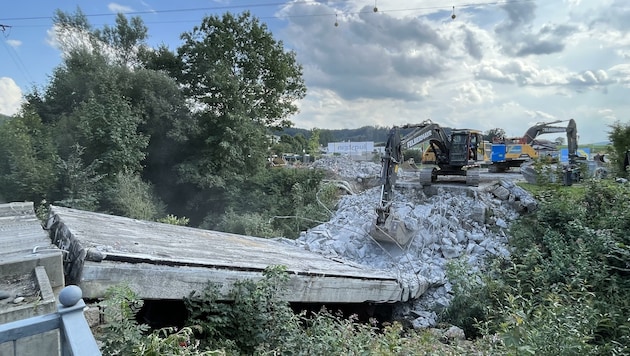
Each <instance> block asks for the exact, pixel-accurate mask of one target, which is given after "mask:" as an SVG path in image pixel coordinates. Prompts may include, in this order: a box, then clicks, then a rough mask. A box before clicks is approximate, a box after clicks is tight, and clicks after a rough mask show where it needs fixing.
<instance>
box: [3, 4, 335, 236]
mask: <svg viewBox="0 0 630 356" xmlns="http://www.w3.org/2000/svg"><path fill="white" fill-rule="evenodd" d="M54 25H55V30H56V31H57V36H58V37H59V39H60V41H59V43H61V46H62V51H63V63H62V64H61V65H60V66H59V67H58V68H56V69H55V70H54V72H53V74H52V75H51V79H50V82H49V84H48V85H47V86H46V87H45V88H43V89H41V90H34V91H33V92H32V93H29V94H28V95H27V99H28V100H27V102H26V104H24V106H23V108H22V111H21V113H20V114H19V115H17V116H15V117H14V118H3V119H2V123H1V124H0V138H1V142H0V183H1V184H0V196H2V197H3V199H4V200H8V201H23V200H29V201H34V202H40V201H46V202H50V203H51V204H56V205H62V206H68V207H73V208H79V209H85V210H92V211H99V212H106V213H112V214H117V215H122V216H127V217H132V218H136V219H145V220H161V221H169V222H175V223H181V222H183V221H186V223H187V224H190V225H192V226H200V225H201V226H203V227H206V228H212V229H218V228H223V229H226V230H228V231H231V232H244V231H247V232H248V233H251V234H259V235H262V236H277V235H276V234H281V235H284V236H287V237H295V236H297V234H298V233H299V231H300V230H301V229H305V228H306V227H308V226H311V225H312V224H314V220H317V219H322V220H326V219H327V212H328V210H327V209H329V208H330V207H329V206H328V207H326V205H330V203H325V204H323V205H322V204H311V203H310V202H311V201H316V200H315V199H314V198H315V195H316V194H318V192H320V191H321V190H322V189H323V190H324V191H326V187H325V186H322V185H321V184H320V183H321V181H322V179H323V174H321V172H312V173H309V172H306V171H304V172H289V171H286V172H285V171H272V170H270V169H268V168H267V167H266V163H267V157H268V155H269V151H268V148H269V147H268V146H269V143H270V142H269V140H268V138H267V137H268V134H269V133H270V132H276V131H277V130H280V129H282V128H285V127H289V126H290V125H291V122H290V121H289V118H290V116H291V115H293V114H294V113H295V112H297V104H296V102H297V101H298V100H299V99H301V98H303V97H304V95H305V93H306V87H305V86H304V82H303V79H302V68H301V66H300V64H299V63H297V61H296V59H295V53H294V52H291V51H286V50H285V49H284V47H283V44H282V42H280V41H276V40H275V39H274V38H273V36H272V34H271V33H270V32H269V30H268V29H267V27H266V25H265V24H263V23H261V22H260V21H259V20H258V19H257V18H255V17H252V16H251V15H250V14H249V13H248V12H244V13H242V14H239V15H233V14H230V13H226V14H225V15H223V16H222V17H219V16H208V17H206V18H204V19H203V21H202V23H201V24H200V25H198V26H195V27H193V29H192V30H191V31H190V32H187V33H184V34H182V44H181V46H180V47H179V48H177V49H176V51H171V50H169V49H167V48H164V47H160V48H157V49H153V48H149V47H148V46H147V45H146V38H147V36H148V31H147V28H146V27H145V26H144V24H143V23H142V20H141V19H140V18H139V17H132V18H129V19H128V18H127V17H126V16H124V15H122V14H120V15H118V17H117V18H116V24H115V25H114V26H104V27H103V28H100V29H98V28H94V27H92V26H91V25H90V23H89V22H88V19H87V17H86V16H85V15H84V14H83V13H82V12H81V11H80V10H78V11H77V12H76V13H74V14H67V13H63V12H57V13H56V14H55V17H54ZM217 48H220V50H217ZM309 137H310V142H309V140H308V139H306V138H304V139H303V140H302V141H301V142H300V145H299V146H300V147H301V148H302V149H303V150H305V151H307V152H314V153H318V152H319V147H318V146H319V145H318V142H317V141H318V140H319V139H318V137H319V136H318V132H316V131H313V132H311V133H310V135H309ZM284 139H285V140H286V141H299V140H298V139H296V140H294V139H292V138H291V139H290V137H284ZM283 143H284V142H283ZM288 144H289V145H290V146H291V147H292V148H293V147H294V146H296V145H295V142H289V143H288ZM236 197H244V198H246V199H247V200H244V199H242V198H240V199H238V198H236ZM268 197H269V199H267V198H268ZM246 201H251V202H260V203H259V204H253V205H250V204H247V203H245V202H246ZM169 215H170V216H180V217H182V218H181V219H186V220H182V221H177V219H175V220H173V219H169V218H168V216H169ZM274 216H283V217H286V216H294V217H295V218H294V219H293V222H289V221H285V220H283V219H275V220H272V221H271V222H268V221H269V220H270V219H271V218H273V217H274ZM306 216H308V217H310V219H311V220H310V221H309V220H307V219H305V217H306ZM234 217H250V218H252V219H253V220H256V219H258V220H259V221H260V222H261V225H267V226H260V227H252V226H250V225H251V223H250V221H249V219H243V218H240V219H235V218H234ZM263 222H266V223H264V224H263Z"/></svg>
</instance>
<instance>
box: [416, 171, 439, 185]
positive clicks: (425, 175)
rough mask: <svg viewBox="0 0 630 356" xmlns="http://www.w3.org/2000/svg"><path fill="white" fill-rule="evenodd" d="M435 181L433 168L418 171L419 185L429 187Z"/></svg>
mask: <svg viewBox="0 0 630 356" xmlns="http://www.w3.org/2000/svg"><path fill="white" fill-rule="evenodd" d="M436 179H437V175H436V173H435V168H432V167H425V168H422V169H421V170H420V184H422V185H431V184H432V183H435V181H436Z"/></svg>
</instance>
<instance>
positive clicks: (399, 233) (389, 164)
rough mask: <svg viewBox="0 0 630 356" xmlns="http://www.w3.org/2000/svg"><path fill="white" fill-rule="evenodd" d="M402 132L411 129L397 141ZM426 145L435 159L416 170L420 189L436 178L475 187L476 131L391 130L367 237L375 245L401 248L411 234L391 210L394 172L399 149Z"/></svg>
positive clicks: (479, 154)
mask: <svg viewBox="0 0 630 356" xmlns="http://www.w3.org/2000/svg"><path fill="white" fill-rule="evenodd" d="M404 129H411V132H409V133H408V134H406V135H405V136H404V137H402V138H401V134H400V131H401V130H404ZM426 142H428V144H429V146H430V149H431V151H432V152H433V154H434V155H435V161H434V162H433V164H431V165H424V164H423V167H422V168H421V169H420V183H421V184H422V185H423V186H425V185H430V184H432V183H435V182H436V181H437V179H438V177H439V176H463V177H465V178H466V184H467V185H472V186H477V185H479V168H480V165H481V163H482V162H483V158H484V152H483V150H484V144H483V135H482V133H481V132H480V131H477V130H470V129H451V128H444V127H441V126H440V125H438V124H437V123H434V122H432V121H431V120H426V121H424V122H422V123H420V124H407V125H404V126H394V127H393V128H392V129H391V130H390V132H389V135H388V138H387V142H386V145H385V153H384V154H383V156H382V157H381V163H382V169H381V183H382V186H381V199H380V203H379V206H378V207H377V208H376V214H377V219H376V224H375V225H374V226H373V228H372V234H371V236H372V237H373V238H375V239H376V240H378V241H383V242H395V243H398V244H400V245H405V244H407V242H408V241H409V240H410V238H411V236H412V235H413V231H410V230H409V229H408V228H407V227H406V226H405V224H404V221H401V220H400V218H398V217H397V216H396V214H394V213H393V212H392V210H391V209H392V203H393V193H394V185H395V183H396V178H397V174H398V168H399V166H400V164H401V163H402V162H404V157H403V153H402V151H403V149H409V148H412V147H414V146H416V145H419V144H421V143H426Z"/></svg>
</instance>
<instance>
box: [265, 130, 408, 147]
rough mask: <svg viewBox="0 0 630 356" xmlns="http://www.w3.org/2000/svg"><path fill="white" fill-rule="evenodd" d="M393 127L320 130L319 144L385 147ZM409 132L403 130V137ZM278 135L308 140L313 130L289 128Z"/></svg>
mask: <svg viewBox="0 0 630 356" xmlns="http://www.w3.org/2000/svg"><path fill="white" fill-rule="evenodd" d="M390 129H391V127H380V126H363V127H359V128H358V129H339V130H328V129H320V130H319V143H321V144H322V145H327V144H328V143H329V142H344V141H351V142H365V141H368V142H374V144H375V145H376V146H378V145H384V144H385V142H386V141H387V135H388V134H389V130H390ZM406 133H407V130H402V131H401V135H403V136H404V135H405V134H406ZM275 134H276V135H283V134H287V135H289V136H295V135H297V134H302V135H303V136H304V137H305V138H306V139H308V138H310V137H311V130H307V129H300V128H293V127H291V128H287V129H284V130H283V131H280V132H276V133H275Z"/></svg>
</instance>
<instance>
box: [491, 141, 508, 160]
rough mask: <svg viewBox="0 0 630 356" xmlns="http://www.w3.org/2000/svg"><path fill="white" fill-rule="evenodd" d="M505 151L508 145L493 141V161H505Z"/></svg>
mask: <svg viewBox="0 0 630 356" xmlns="http://www.w3.org/2000/svg"><path fill="white" fill-rule="evenodd" d="M505 151H506V146H505V144H502V143H493V144H492V153H491V155H490V159H491V160H492V162H503V161H505Z"/></svg>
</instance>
